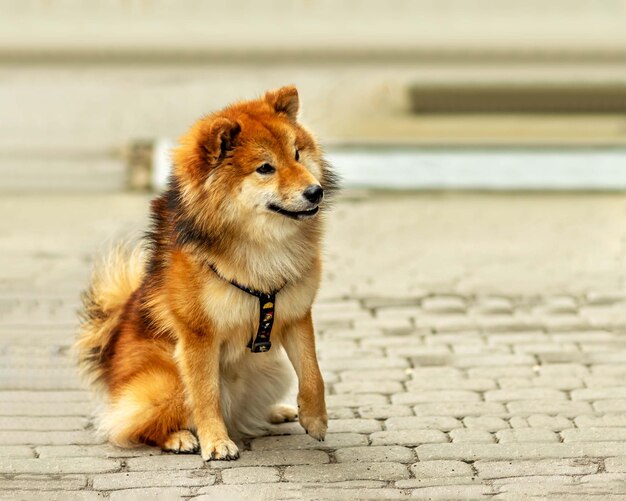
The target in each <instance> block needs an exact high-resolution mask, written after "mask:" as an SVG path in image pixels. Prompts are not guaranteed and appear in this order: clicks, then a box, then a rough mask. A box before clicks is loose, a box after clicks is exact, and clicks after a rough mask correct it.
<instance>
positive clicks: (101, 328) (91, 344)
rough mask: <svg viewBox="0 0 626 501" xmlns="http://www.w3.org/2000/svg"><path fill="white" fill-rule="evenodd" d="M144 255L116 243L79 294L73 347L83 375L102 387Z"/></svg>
mask: <svg viewBox="0 0 626 501" xmlns="http://www.w3.org/2000/svg"><path fill="white" fill-rule="evenodd" d="M144 261H145V260H144V257H143V253H142V252H141V248H140V247H136V248H135V249H129V248H128V247H126V246H124V245H118V246H116V247H115V248H114V249H113V250H111V252H109V254H108V255H107V256H106V257H105V258H104V259H102V260H101V261H100V262H99V263H98V264H97V265H96V266H95V267H94V271H93V274H92V277H91V284H90V286H89V289H88V290H87V291H86V292H84V293H83V297H82V302H83V305H82V308H81V311H80V319H81V322H80V326H79V330H78V336H77V339H76V343H75V345H74V350H75V353H76V355H77V356H78V364H79V368H80V372H81V375H82V376H83V378H84V379H85V380H86V381H87V382H88V383H89V384H90V385H91V386H93V387H95V388H96V389H103V388H102V386H103V384H104V383H105V381H104V379H105V375H106V370H107V360H108V357H109V355H110V349H111V347H112V342H113V341H114V339H115V336H116V332H117V331H118V328H119V322H120V317H121V315H122V312H123V310H124V306H125V305H126V302H127V301H128V299H129V298H130V296H131V295H132V294H133V292H135V291H136V290H137V289H138V288H139V286H140V285H141V281H142V279H143V274H144V267H145V264H144Z"/></svg>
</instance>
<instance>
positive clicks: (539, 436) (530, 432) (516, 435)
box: [496, 428, 559, 444]
mask: <svg viewBox="0 0 626 501" xmlns="http://www.w3.org/2000/svg"><path fill="white" fill-rule="evenodd" d="M496 437H497V438H498V442H500V443H501V444H506V443H510V442H531V443H532V442H558V441H559V437H558V436H557V435H556V433H554V432H552V431H550V430H543V429H541V428H517V429H514V430H500V431H499V432H497V433H496Z"/></svg>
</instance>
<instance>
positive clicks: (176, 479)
mask: <svg viewBox="0 0 626 501" xmlns="http://www.w3.org/2000/svg"><path fill="white" fill-rule="evenodd" d="M213 483H215V474H213V473H212V472H211V471H210V470H208V469H206V468H205V469H201V470H185V471H170V472H168V473H167V474H163V472H162V471H132V472H128V471H127V472H119V473H105V474H102V475H94V477H93V488H94V489H95V490H97V491H116V490H120V489H138V488H144V487H147V486H149V487H197V486H205V485H213Z"/></svg>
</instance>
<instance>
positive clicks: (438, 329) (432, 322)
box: [415, 313, 478, 334]
mask: <svg viewBox="0 0 626 501" xmlns="http://www.w3.org/2000/svg"><path fill="white" fill-rule="evenodd" d="M415 324H416V325H417V326H418V327H421V328H424V329H431V330H433V331H435V333H436V334H439V333H450V332H463V331H470V330H476V329H477V327H478V326H477V324H476V322H475V320H474V319H473V318H469V317H466V316H464V315H459V314H458V313H457V314H444V313H440V314H429V315H426V314H424V315H421V316H419V317H418V318H416V319H415Z"/></svg>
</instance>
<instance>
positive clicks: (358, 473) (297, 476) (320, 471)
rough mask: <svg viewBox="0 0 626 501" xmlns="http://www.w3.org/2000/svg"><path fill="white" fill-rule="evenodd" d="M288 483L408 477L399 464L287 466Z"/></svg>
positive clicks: (404, 469) (286, 476) (403, 467)
mask: <svg viewBox="0 0 626 501" xmlns="http://www.w3.org/2000/svg"><path fill="white" fill-rule="evenodd" d="M284 475H285V479H286V480H287V481H289V482H302V483H306V482H340V481H343V480H399V479H402V478H408V477H409V471H408V468H407V467H406V466H405V465H403V464H399V463H371V464H366V463H337V464H326V465H316V466H287V468H285V473H284Z"/></svg>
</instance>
